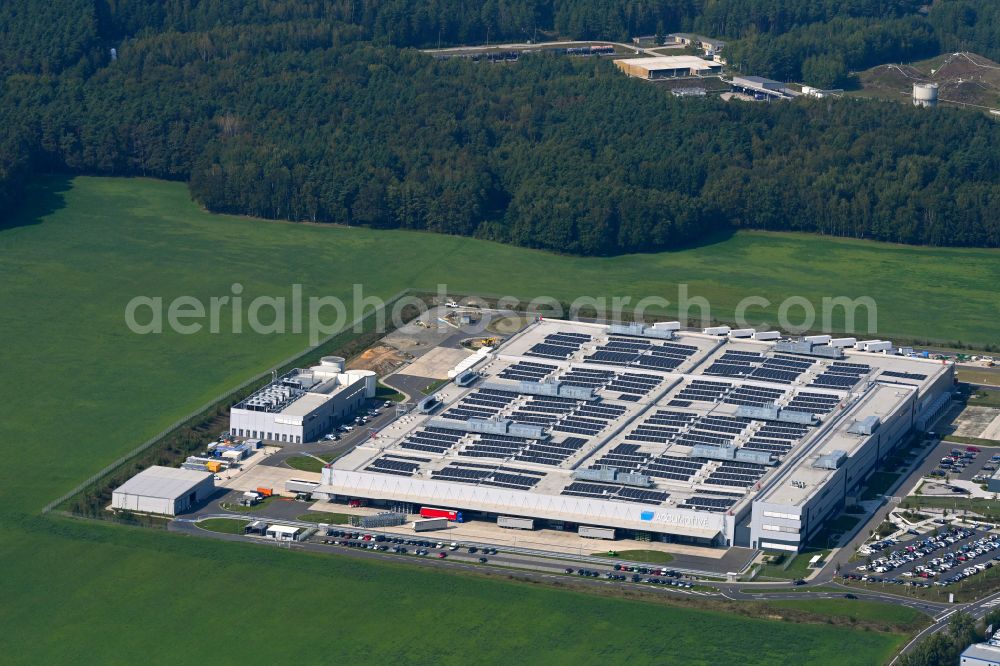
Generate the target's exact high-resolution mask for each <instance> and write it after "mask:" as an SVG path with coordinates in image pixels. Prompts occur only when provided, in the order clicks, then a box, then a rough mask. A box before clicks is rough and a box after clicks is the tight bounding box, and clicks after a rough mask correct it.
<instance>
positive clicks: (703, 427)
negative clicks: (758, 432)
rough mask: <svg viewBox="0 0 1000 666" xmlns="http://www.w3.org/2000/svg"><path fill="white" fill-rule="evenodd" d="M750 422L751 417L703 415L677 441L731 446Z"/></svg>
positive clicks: (689, 444) (680, 442)
mask: <svg viewBox="0 0 1000 666" xmlns="http://www.w3.org/2000/svg"><path fill="white" fill-rule="evenodd" d="M749 424H750V420H749V419H744V418H737V417H733V416H714V415H707V416H702V417H701V418H699V419H698V420H697V421H695V422H694V424H693V425H692V426H691V428H690V429H688V430H687V431H686V432H684V433H683V434H682V435H681V436H680V437H678V438H677V440H676V441H677V443H678V444H683V445H685V446H696V445H698V444H707V445H709V446H731V445H732V444H733V442H734V441H735V440H736V438H737V437H738V436H739V435H740V434H741V433H742V432H743V430H744V429H745V428H746V427H747V426H748V425H749Z"/></svg>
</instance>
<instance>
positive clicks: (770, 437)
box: [743, 423, 809, 456]
mask: <svg viewBox="0 0 1000 666" xmlns="http://www.w3.org/2000/svg"><path fill="white" fill-rule="evenodd" d="M808 432H809V426H806V425H799V424H797V423H765V424H764V425H763V426H762V427H761V428H759V429H758V430H757V431H756V432H755V433H753V435H752V436H751V437H750V439H748V440H747V441H746V443H745V444H744V445H743V448H745V449H750V450H753V451H767V452H768V453H772V454H774V455H776V456H783V455H785V454H786V453H788V452H789V451H790V450H791V448H792V446H793V445H794V444H795V442H796V441H798V440H799V439H801V438H803V437H805V435H806V434H807V433H808Z"/></svg>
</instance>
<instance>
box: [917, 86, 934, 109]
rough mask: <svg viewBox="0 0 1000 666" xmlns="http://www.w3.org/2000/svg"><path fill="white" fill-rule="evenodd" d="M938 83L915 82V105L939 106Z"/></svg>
mask: <svg viewBox="0 0 1000 666" xmlns="http://www.w3.org/2000/svg"><path fill="white" fill-rule="evenodd" d="M937 101H938V85H937V84H936V83H914V84H913V105H914V106H937Z"/></svg>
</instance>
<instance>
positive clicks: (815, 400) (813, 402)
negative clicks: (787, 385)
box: [785, 391, 840, 414]
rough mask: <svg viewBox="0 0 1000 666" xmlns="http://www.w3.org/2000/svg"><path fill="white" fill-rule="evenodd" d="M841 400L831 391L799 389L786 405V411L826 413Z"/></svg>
mask: <svg viewBox="0 0 1000 666" xmlns="http://www.w3.org/2000/svg"><path fill="white" fill-rule="evenodd" d="M839 402H840V397H838V396H835V395H831V394H829V393H815V392H813V391H799V392H798V393H797V394H796V395H795V397H794V398H792V399H791V401H790V402H789V403H788V405H786V406H785V411H789V412H806V413H808V414H826V413H827V412H829V411H830V410H832V409H833V408H834V407H836V406H837V404H838V403H839Z"/></svg>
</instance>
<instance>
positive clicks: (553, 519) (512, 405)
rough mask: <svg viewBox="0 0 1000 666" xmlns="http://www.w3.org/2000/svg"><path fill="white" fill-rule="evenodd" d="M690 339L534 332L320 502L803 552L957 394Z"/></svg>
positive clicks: (594, 331) (750, 339) (829, 345)
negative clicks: (434, 509)
mask: <svg viewBox="0 0 1000 666" xmlns="http://www.w3.org/2000/svg"><path fill="white" fill-rule="evenodd" d="M679 329H680V326H679V324H677V323H676V322H663V323H659V324H654V325H651V326H647V325H643V324H629V325H610V326H608V325H601V324H590V323H582V322H563V321H548V320H541V321H537V322H533V323H532V324H530V325H529V326H528V327H527V328H525V329H524V330H522V331H521V332H520V333H518V334H516V335H514V336H513V337H511V338H510V339H509V340H507V341H506V342H505V343H504V344H503V345H501V346H499V347H497V348H496V349H494V350H492V351H490V352H488V353H487V354H484V355H483V356H482V358H481V359H480V360H479V361H478V362H477V363H476V364H475V365H474V366H473V367H470V368H467V369H466V374H464V375H463V376H467V375H468V373H473V375H474V377H475V378H474V381H471V382H463V383H462V384H461V385H460V384H459V383H458V382H453V383H451V384H448V385H446V386H444V387H442V388H441V389H439V390H438V392H437V393H436V394H435V398H436V401H435V404H434V405H433V406H432V407H431V408H429V409H427V410H423V411H421V412H418V413H411V414H409V415H407V416H405V417H403V418H401V419H399V420H397V421H396V422H394V423H392V424H391V425H389V426H387V427H385V428H383V429H382V430H381V431H380V432H379V433H378V436H377V437H376V438H374V439H372V440H368V441H366V442H365V443H363V444H361V445H359V446H358V447H357V448H356V449H354V450H353V451H351V452H350V453H348V454H347V455H345V456H343V457H341V458H340V459H338V460H337V461H335V462H334V463H333V464H332V465H331V466H329V467H327V468H325V469H324V470H323V475H322V483H321V484H320V485H319V486H318V487H316V488H315V489H314V490H313V491H312V496H313V497H314V498H318V499H322V498H326V499H329V500H331V501H333V502H348V501H350V500H354V499H364V500H366V501H367V502H369V504H371V505H374V506H385V507H386V508H392V509H393V510H396V511H401V512H406V513H416V512H417V511H419V509H420V507H422V506H427V507H440V508H444V509H448V510H453V511H460V512H461V513H462V514H463V515H464V517H465V519H466V520H485V521H497V522H499V521H500V518H501V517H504V519H505V520H506V519H509V518H524V519H530V520H532V521H533V523H532V524H533V525H534V526H536V527H538V528H542V529H555V530H563V531H566V530H572V531H575V532H578V533H579V534H581V535H583V536H590V537H595V538H615V537H621V536H631V537H636V538H651V539H657V540H663V541H675V542H683V543H691V544H695V545H706V546H730V545H737V546H748V547H749V546H753V547H758V548H768V549H775V550H790V551H791V550H798V549H799V548H801V547H802V545H803V544H804V543H805V542H806V541H807V540H808V539H809V538H810V537H811V536H813V535H815V534H816V532H817V531H818V530H819V529H820V528H821V527H822V525H823V524H824V522H825V521H826V520H827V519H828V518H830V517H831V516H834V515H836V513H837V512H838V511H839V509H840V508H842V507H843V506H844V505H845V504H847V503H849V502H850V501H852V498H853V497H854V496H855V495H856V494H857V493H858V489H859V488H860V487H861V486H862V485H863V484H864V482H865V480H866V479H867V478H868V477H869V476H870V475H871V474H872V473H873V472H874V471H876V470H877V469H878V468H879V464H880V462H881V461H882V460H884V459H885V457H886V456H887V455H889V453H890V452H891V451H892V450H893V448H894V447H896V446H897V445H898V444H899V443H900V442H901V441H903V440H904V439H905V438H906V437H907V436H908V434H909V433H910V432H912V431H913V430H914V429H918V430H919V429H926V428H927V427H928V424H929V423H931V422H932V419H933V418H934V415H935V414H936V413H938V412H939V411H940V410H941V408H942V407H943V406H944V405H945V404H946V403H947V402H948V400H949V399H950V394H951V391H952V390H953V385H954V367H953V365H951V364H948V363H941V362H937V361H930V360H926V359H916V358H909V357H904V356H899V355H895V354H894V353H893V350H892V349H891V348H887V347H886V346H885V345H873V344H871V342H872V341H862V342H858V341H856V340H852V339H850V338H841V339H832V338H831V337H830V336H811V337H809V338H806V339H802V340H800V339H787V338H785V339H782V338H781V336H780V335H777V336H775V335H770V334H765V333H763V332H757V331H753V330H751V329H739V330H731V329H729V328H728V327H713V328H710V329H705V331H702V332H700V333H694V332H685V331H681V330H679ZM775 337H777V338H779V339H774V338H775ZM859 347H865V348H866V349H872V350H874V349H878V350H879V351H862V350H861V349H860V348H859ZM890 347H891V345H890Z"/></svg>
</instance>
